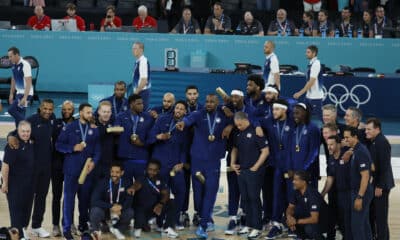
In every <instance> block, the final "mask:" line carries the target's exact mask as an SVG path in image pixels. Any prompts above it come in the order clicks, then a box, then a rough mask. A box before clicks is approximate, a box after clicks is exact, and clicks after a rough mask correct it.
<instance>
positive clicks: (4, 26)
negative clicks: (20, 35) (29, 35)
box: [0, 21, 11, 30]
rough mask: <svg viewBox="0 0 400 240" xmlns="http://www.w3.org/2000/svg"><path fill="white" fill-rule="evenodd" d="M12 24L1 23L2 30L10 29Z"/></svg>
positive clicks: (7, 22) (8, 22)
mask: <svg viewBox="0 0 400 240" xmlns="http://www.w3.org/2000/svg"><path fill="white" fill-rule="evenodd" d="M10 28H11V22H10V21H0V29H3V30H4V29H10Z"/></svg>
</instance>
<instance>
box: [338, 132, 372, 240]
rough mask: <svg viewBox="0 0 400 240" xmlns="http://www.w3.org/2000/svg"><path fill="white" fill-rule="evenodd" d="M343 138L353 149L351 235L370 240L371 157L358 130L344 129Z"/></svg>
mask: <svg viewBox="0 0 400 240" xmlns="http://www.w3.org/2000/svg"><path fill="white" fill-rule="evenodd" d="M343 137H344V140H345V142H346V143H347V145H348V146H349V147H351V148H353V155H352V158H351V159H350V194H351V196H350V197H351V198H350V204H351V205H350V206H351V208H350V211H351V212H350V213H351V224H350V226H351V233H352V236H353V239H355V240H358V239H359V240H367V239H372V233H371V226H370V222H369V217H368V216H369V208H370V204H371V201H372V197H373V193H372V184H371V183H370V176H371V164H372V160H371V156H370V153H369V151H368V149H367V148H366V147H365V146H364V145H363V144H362V143H360V140H359V139H358V129H357V128H354V127H346V128H345V130H344V133H343Z"/></svg>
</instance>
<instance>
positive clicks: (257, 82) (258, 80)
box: [244, 74, 265, 117]
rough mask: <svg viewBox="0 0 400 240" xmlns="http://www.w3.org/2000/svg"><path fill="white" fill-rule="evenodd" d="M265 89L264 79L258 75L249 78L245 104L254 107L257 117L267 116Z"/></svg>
mask: <svg viewBox="0 0 400 240" xmlns="http://www.w3.org/2000/svg"><path fill="white" fill-rule="evenodd" d="M264 87H265V83H264V79H262V77H261V76H260V75H258V74H251V75H249V76H248V77H247V86H246V93H247V94H246V97H245V98H244V103H245V104H246V105H248V106H253V107H254V108H255V109H256V110H255V111H256V113H255V114H256V116H257V117H261V116H264V115H265V112H264V105H265V99H264V97H265V94H264V93H263V92H262V91H263V89H264Z"/></svg>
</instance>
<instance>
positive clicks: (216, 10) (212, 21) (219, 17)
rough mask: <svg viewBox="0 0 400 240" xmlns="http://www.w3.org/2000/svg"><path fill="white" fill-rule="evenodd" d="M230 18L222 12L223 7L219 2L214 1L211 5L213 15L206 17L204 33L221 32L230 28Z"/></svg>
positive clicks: (228, 30)
mask: <svg viewBox="0 0 400 240" xmlns="http://www.w3.org/2000/svg"><path fill="white" fill-rule="evenodd" d="M231 26H232V25H231V18H230V17H229V16H227V15H225V14H224V8H223V6H222V3H221V2H215V3H214V6H213V15H212V16H210V17H208V19H207V22H206V26H205V27H204V34H221V33H222V34H223V33H226V32H230V31H232V30H231Z"/></svg>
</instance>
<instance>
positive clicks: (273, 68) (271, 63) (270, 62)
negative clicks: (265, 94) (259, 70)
mask: <svg viewBox="0 0 400 240" xmlns="http://www.w3.org/2000/svg"><path fill="white" fill-rule="evenodd" d="M274 50H275V43H274V42H273V41H266V42H265V43H264V54H265V63H264V72H263V79H264V82H265V85H277V86H278V89H281V77H280V75H279V60H278V57H277V56H276V54H275V53H274Z"/></svg>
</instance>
